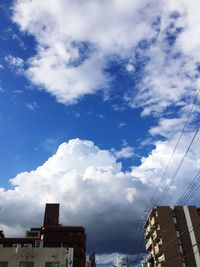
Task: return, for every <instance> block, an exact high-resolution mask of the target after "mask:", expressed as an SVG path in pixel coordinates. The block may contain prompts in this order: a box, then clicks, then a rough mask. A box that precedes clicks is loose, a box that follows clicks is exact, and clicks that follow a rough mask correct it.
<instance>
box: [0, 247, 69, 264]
mask: <svg viewBox="0 0 200 267" xmlns="http://www.w3.org/2000/svg"><path fill="white" fill-rule="evenodd" d="M69 258H72V259H73V249H71V248H70V249H69V250H68V249H67V248H64V247H58V248H56V247H55V248H50V247H49V248H47V247H45V248H36V247H32V248H26V247H12V248H11V247H9V248H7V247H3V248H0V262H1V261H7V262H8V267H19V266H20V264H19V263H20V262H33V263H34V267H45V262H59V263H60V265H59V267H66V266H67V267H73V263H72V264H70V263H69V262H68V265H66V260H67V259H69Z"/></svg>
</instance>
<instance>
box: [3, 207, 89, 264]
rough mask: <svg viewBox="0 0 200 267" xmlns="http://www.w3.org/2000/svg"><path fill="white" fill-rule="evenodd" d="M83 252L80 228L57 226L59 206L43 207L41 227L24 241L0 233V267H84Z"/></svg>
mask: <svg viewBox="0 0 200 267" xmlns="http://www.w3.org/2000/svg"><path fill="white" fill-rule="evenodd" d="M85 252H86V234H85V229H84V227H82V226H63V225H61V224H59V204H46V209H45V215H44V222H43V226H42V227H41V228H31V229H30V230H29V231H27V232H26V236H25V237H24V238H6V237H5V236H4V234H3V231H2V230H1V231H0V267H85Z"/></svg>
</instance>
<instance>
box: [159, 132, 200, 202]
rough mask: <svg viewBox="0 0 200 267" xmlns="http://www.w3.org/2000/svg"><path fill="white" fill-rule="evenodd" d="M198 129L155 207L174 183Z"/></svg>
mask: <svg viewBox="0 0 200 267" xmlns="http://www.w3.org/2000/svg"><path fill="white" fill-rule="evenodd" d="M199 129H200V127H198V128H197V129H196V131H195V133H194V135H193V137H192V140H191V141H190V144H189V146H188V148H187V150H186V152H185V154H184V155H183V158H182V159H181V161H180V163H179V165H178V167H177V169H176V171H175V172H174V176H173V177H172V178H171V179H170V181H169V183H168V184H167V186H166V187H165V189H164V191H163V193H162V194H161V196H160V198H159V199H158V200H157V205H159V204H160V203H161V201H162V200H163V199H164V197H165V196H166V194H167V192H168V191H169V189H170V186H171V185H172V183H173V182H174V180H175V178H176V176H177V174H178V172H179V170H180V168H181V166H182V164H183V162H184V160H185V158H186V156H187V154H188V152H189V150H190V148H191V146H192V144H193V142H194V140H195V138H196V136H197V134H198V132H199Z"/></svg>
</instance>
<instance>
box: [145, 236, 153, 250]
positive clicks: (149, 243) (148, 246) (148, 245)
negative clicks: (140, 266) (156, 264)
mask: <svg viewBox="0 0 200 267" xmlns="http://www.w3.org/2000/svg"><path fill="white" fill-rule="evenodd" d="M151 247H152V239H151V238H149V240H148V241H147V243H146V250H149V249H151Z"/></svg>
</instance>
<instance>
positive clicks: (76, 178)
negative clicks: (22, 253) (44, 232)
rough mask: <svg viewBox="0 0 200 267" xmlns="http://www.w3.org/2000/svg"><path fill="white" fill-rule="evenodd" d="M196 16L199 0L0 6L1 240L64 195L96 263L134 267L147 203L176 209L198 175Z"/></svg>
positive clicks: (68, 214) (65, 215) (20, 1)
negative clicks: (120, 260)
mask: <svg viewBox="0 0 200 267" xmlns="http://www.w3.org/2000/svg"><path fill="white" fill-rule="evenodd" d="M199 12H200V3H199V1H198V0H191V1H187V0H181V1H180V0H168V1H164V0H160V1H155V0H151V1H150V0H142V1H141V0H140V1H139V0H134V1H133V0H123V1H121V0H109V1H107V0H106V1H105V0H85V1H82V0H73V1H72V0H65V1H63V0H56V1H54V0H48V1H47V0H44V1H38V0H13V1H11V0H6V1H3V2H2V3H1V4H0V31H1V34H0V225H1V226H2V227H3V229H4V232H5V234H6V236H12V235H14V236H18V235H23V233H24V231H25V229H27V228H29V227H31V226H40V225H41V221H42V216H43V212H44V207H45V203H53V202H55V203H57V202H58V203H60V206H61V210H60V217H61V218H60V220H61V222H62V223H63V224H64V225H83V226H85V228H86V231H87V249H88V252H91V251H93V250H95V251H96V252H97V255H98V257H97V260H98V263H99V266H105V267H110V266H111V263H112V261H113V257H114V256H115V253H120V255H130V258H131V261H132V262H135V264H136V261H137V260H138V259H139V258H141V255H143V254H144V253H145V250H144V242H143V241H142V240H141V238H140V236H141V233H142V230H141V229H142V224H143V220H144V219H145V215H146V213H145V209H146V208H147V210H149V209H150V208H152V207H153V206H155V205H158V204H159V205H161V204H162V205H175V204H176V203H177V202H178V200H180V197H181V196H182V195H183V193H184V192H185V190H186V189H187V188H188V186H189V184H190V182H191V181H192V180H193V179H194V178H195V176H196V175H197V174H198V172H199V166H200V164H199V163H200V156H199V149H200V140H199V137H200V136H199V132H198V131H197V130H198V127H199V122H200V119H199V98H198V92H199V90H200V49H199V48H200V40H199V35H200V28H199V24H200V17H199ZM195 99H196V100H195ZM195 132H196V135H194V134H195ZM180 134H181V136H180ZM178 140H179V141H178ZM186 151H187V152H186ZM177 167H178V168H177ZM158 185H159V186H158ZM167 185H169V188H168V190H167V193H166V194H165V195H164V196H163V197H162V193H163V192H165V186H167ZM197 189H198V188H197ZM155 190H157V191H156V194H154V192H155ZM197 196H198V190H197V191H196V192H195V194H193V195H192V197H191V198H189V199H187V203H185V204H188V205H189V204H193V205H200V203H199V200H198V197H197ZM159 198H160V201H158V200H159Z"/></svg>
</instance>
